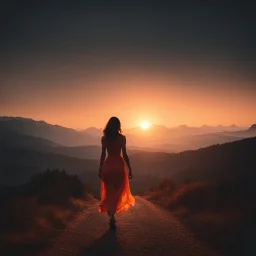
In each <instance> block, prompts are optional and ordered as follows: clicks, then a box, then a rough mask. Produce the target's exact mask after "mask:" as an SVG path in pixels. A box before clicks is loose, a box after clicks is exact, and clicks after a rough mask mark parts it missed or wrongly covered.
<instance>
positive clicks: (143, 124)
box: [140, 121, 150, 130]
mask: <svg viewBox="0 0 256 256" xmlns="http://www.w3.org/2000/svg"><path fill="white" fill-rule="evenodd" d="M140 127H141V128H142V129H143V130H147V129H148V128H149V127H150V123H149V122H148V121H142V122H141V124H140Z"/></svg>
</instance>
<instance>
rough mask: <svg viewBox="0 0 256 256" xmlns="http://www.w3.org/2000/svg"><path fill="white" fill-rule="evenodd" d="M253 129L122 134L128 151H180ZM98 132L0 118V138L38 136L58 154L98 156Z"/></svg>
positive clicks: (182, 129) (126, 131)
mask: <svg viewBox="0 0 256 256" xmlns="http://www.w3.org/2000/svg"><path fill="white" fill-rule="evenodd" d="M255 126H256V125H252V126H251V127H250V128H249V129H248V128H242V127H238V126H236V125H230V126H222V125H218V126H207V125H203V126H201V127H189V126H186V125H181V126H178V127H174V128H167V127H165V126H163V125H152V126H151V127H150V129H148V130H142V129H141V128H140V127H134V128H131V129H124V134H125V135H126V137H127V146H128V148H129V149H130V150H144V151H164V152H181V151H184V150H191V149H198V148H201V147H207V146H210V145H213V144H220V143H225V142H232V141H235V140H239V139H243V138H248V137H253V136H256V127H255ZM102 131H103V129H100V128H95V127H89V128H87V129H84V130H82V131H77V130H75V129H71V128H66V127H62V126H59V125H51V124H48V123H46V122H44V121H35V120H33V119H28V118H22V117H0V133H1V134H2V137H4V136H5V135H4V134H6V133H7V135H6V136H7V137H8V136H9V135H8V133H10V132H15V133H19V134H23V135H28V136H33V137H39V138H41V139H45V140H48V143H55V144H56V145H55V148H54V146H53V145H51V146H52V148H54V150H57V151H58V150H60V148H58V146H59V147H62V152H64V151H68V153H67V154H68V155H69V154H72V153H71V151H72V152H75V151H79V152H83V153H82V154H84V153H86V152H87V151H86V148H83V147H84V146H86V147H87V146H94V147H90V150H89V151H90V152H92V151H93V150H96V152H97V153H98V151H99V149H98V148H96V147H95V146H100V138H101V136H102ZM49 141H50V142H49ZM45 143H46V141H45V142H44V144H45ZM48 146H49V145H48ZM64 147H72V149H64ZM56 148H58V149H56ZM58 152H59V151H58ZM88 154H89V152H88ZM75 155H76V154H75ZM90 157H92V156H90Z"/></svg>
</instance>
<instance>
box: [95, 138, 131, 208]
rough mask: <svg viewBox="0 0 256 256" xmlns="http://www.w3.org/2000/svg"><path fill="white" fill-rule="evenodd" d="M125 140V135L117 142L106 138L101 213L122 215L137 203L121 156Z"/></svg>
mask: <svg viewBox="0 0 256 256" xmlns="http://www.w3.org/2000/svg"><path fill="white" fill-rule="evenodd" d="M123 138H124V137H123V135H121V136H119V137H118V138H117V139H115V140H109V139H107V138H106V137H105V138H104V139H105V140H104V143H106V147H107V153H108V156H107V158H106V159H105V161H104V163H103V166H102V173H101V178H102V181H101V191H100V195H101V202H100V207H99V212H106V211H110V212H115V213H120V212H122V211H127V210H128V209H129V208H130V206H131V205H132V206H134V203H135V199H134V197H133V196H132V194H131V192H130V186H129V179H128V175H127V172H126V166H125V162H124V159H123V157H122V156H121V148H122V143H124V142H123V141H124V140H123Z"/></svg>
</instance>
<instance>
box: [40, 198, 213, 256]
mask: <svg viewBox="0 0 256 256" xmlns="http://www.w3.org/2000/svg"><path fill="white" fill-rule="evenodd" d="M116 219H117V228H116V230H115V231H113V230H109V228H108V217H107V214H102V213H101V214H100V213H98V203H95V204H93V205H92V206H90V207H89V208H88V209H86V210H85V211H84V212H83V213H81V214H80V215H79V216H78V217H77V218H76V219H75V220H74V221H73V222H72V223H71V224H70V225H69V226H68V228H67V229H66V230H65V231H64V232H63V233H61V234H60V235H59V237H58V238H57V240H56V241H55V243H54V245H53V246H52V247H51V248H48V249H47V250H45V251H44V252H42V253H40V256H71V255H74V256H91V255H93V256H95V255H110V256H111V255H113V256H123V255H127V256H128V255H129V256H139V255H140V256H142V255H145V256H151V255H161V256H165V255H168V256H174V255H176V256H192V255H193V256H212V255H214V256H216V255H217V254H215V253H213V252H212V251H211V250H210V249H208V248H206V247H205V246H204V245H202V244H200V242H198V241H197V240H196V239H195V238H194V237H193V235H192V234H191V233H190V232H189V231H188V230H187V229H186V228H185V227H184V226H183V225H182V224H181V223H180V222H179V221H178V220H177V219H176V218H175V217H174V216H172V215H171V213H169V212H168V211H166V210H164V209H162V208H160V207H158V206H156V205H154V204H152V203H150V202H149V201H147V200H145V199H143V198H141V197H136V204H135V206H134V207H131V209H130V210H129V211H128V212H125V213H120V214H118V215H117V216H116Z"/></svg>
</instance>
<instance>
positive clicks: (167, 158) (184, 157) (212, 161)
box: [131, 137, 256, 182]
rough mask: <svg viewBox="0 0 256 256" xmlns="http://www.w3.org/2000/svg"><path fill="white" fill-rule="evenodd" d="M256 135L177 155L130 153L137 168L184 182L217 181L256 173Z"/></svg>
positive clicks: (134, 166) (135, 168)
mask: <svg viewBox="0 0 256 256" xmlns="http://www.w3.org/2000/svg"><path fill="white" fill-rule="evenodd" d="M255 152H256V138H255V137H254V138H248V139H243V140H239V141H235V142H231V143H226V144H222V145H214V146H210V147H207V148H202V149H199V150H194V151H185V152H181V153H178V154H174V153H173V154H169V153H153V152H152V153H151V152H141V153H137V154H134V155H132V156H131V162H132V165H133V168H134V170H139V171H140V172H142V173H156V174H157V175H158V176H161V177H171V178H173V179H174V180H175V181H178V182H181V181H184V179H186V178H189V179H192V180H205V181H212V182H213V181H217V180H221V179H226V178H227V179H228V178H230V177H234V176H239V175H250V176H252V175H255V174H254V173H255V171H254V170H255V169H256V158H255Z"/></svg>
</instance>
